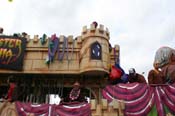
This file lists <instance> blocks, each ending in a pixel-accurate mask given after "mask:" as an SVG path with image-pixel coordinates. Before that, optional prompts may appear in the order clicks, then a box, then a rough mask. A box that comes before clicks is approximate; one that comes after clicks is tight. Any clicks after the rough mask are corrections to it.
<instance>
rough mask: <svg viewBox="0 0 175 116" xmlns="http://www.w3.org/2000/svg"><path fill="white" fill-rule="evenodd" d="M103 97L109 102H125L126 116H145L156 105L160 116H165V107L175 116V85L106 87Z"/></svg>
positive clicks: (119, 85) (132, 84)
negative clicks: (115, 100) (114, 100)
mask: <svg viewBox="0 0 175 116" xmlns="http://www.w3.org/2000/svg"><path fill="white" fill-rule="evenodd" d="M102 94H103V97H104V98H106V99H107V100H108V101H109V102H111V101H112V100H113V99H117V100H122V101H124V102H125V110H124V113H125V116H145V115H147V114H148V113H149V112H150V110H151V109H152V107H153V106H154V105H156V109H157V112H158V114H159V116H164V115H165V111H164V108H163V106H164V105H165V106H167V107H168V108H169V110H170V111H171V113H172V114H175V84H172V85H157V86H149V85H147V84H140V83H131V84H117V85H109V86H106V87H105V88H104V89H103V90H102Z"/></svg>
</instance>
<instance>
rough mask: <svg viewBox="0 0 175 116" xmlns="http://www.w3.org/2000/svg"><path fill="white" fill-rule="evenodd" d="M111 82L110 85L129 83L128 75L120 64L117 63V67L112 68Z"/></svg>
mask: <svg viewBox="0 0 175 116" xmlns="http://www.w3.org/2000/svg"><path fill="white" fill-rule="evenodd" d="M109 81H110V84H118V83H127V82H128V74H126V73H125V71H124V70H123V68H122V67H121V66H120V64H119V63H115V65H114V66H112V68H111V72H110V78H109Z"/></svg>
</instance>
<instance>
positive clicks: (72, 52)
mask: <svg viewBox="0 0 175 116" xmlns="http://www.w3.org/2000/svg"><path fill="white" fill-rule="evenodd" d="M74 47H75V40H74V39H73V44H72V50H71V57H70V59H69V58H68V65H69V63H70V61H71V60H72V59H73V54H74Z"/></svg>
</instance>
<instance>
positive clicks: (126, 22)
mask: <svg viewBox="0 0 175 116" xmlns="http://www.w3.org/2000/svg"><path fill="white" fill-rule="evenodd" d="M174 5H175V0H13V2H8V0H0V27H4V28H5V32H4V33H6V34H12V33H15V32H23V31H25V32H27V33H28V34H30V35H34V34H39V35H40V36H41V35H42V34H43V33H46V34H47V35H51V34H53V33H56V34H57V35H66V36H68V35H74V37H76V36H79V35H80V34H81V30H82V27H83V26H84V25H90V23H91V22H92V21H97V22H98V23H100V24H103V25H104V26H105V27H107V28H108V29H109V31H110V37H111V38H110V43H111V44H112V46H114V45H115V44H119V45H120V49H121V54H120V55H121V66H122V67H123V68H124V69H125V71H126V72H128V69H129V68H131V67H134V68H135V69H136V71H137V72H139V73H142V72H145V74H144V76H145V77H147V73H148V71H149V70H150V69H151V68H152V63H153V60H154V55H155V52H156V50H157V49H158V48H160V47H161V46H170V47H173V48H175V7H174Z"/></svg>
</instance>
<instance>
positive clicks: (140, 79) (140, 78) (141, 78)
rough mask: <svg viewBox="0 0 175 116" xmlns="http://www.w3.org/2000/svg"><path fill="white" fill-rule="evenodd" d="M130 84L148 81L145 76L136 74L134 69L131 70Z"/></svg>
mask: <svg viewBox="0 0 175 116" xmlns="http://www.w3.org/2000/svg"><path fill="white" fill-rule="evenodd" d="M128 81H129V83H134V82H138V83H146V80H145V78H144V76H143V75H141V74H138V73H136V71H135V69H134V68H131V69H129V77H128Z"/></svg>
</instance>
